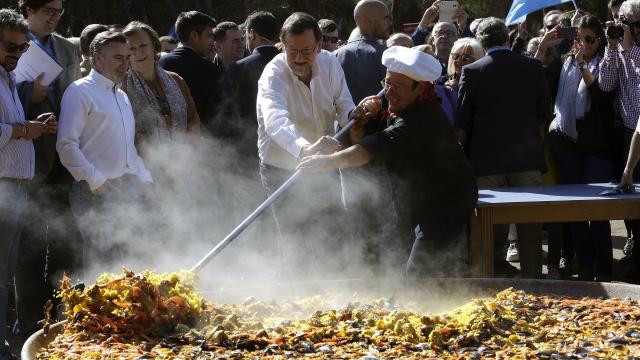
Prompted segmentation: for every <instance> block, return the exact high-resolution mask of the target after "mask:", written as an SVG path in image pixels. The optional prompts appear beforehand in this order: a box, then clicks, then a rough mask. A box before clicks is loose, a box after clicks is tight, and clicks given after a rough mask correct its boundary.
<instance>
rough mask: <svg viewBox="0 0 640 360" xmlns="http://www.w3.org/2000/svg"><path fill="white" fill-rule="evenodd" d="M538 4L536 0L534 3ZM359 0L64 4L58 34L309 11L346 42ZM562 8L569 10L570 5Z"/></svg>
mask: <svg viewBox="0 0 640 360" xmlns="http://www.w3.org/2000/svg"><path fill="white" fill-rule="evenodd" d="M383 1H385V2H386V3H387V5H389V7H390V8H391V9H392V14H393V17H394V28H395V31H400V30H401V29H402V24H404V23H414V22H418V21H419V20H420V17H421V16H422V13H423V12H424V10H425V9H426V8H427V7H429V6H430V5H431V4H432V3H433V1H434V0H383ZM532 1H535V0H532ZM356 2H357V0H242V1H239V0H235V1H233V0H224V1H222V0H180V1H176V0H66V1H65V9H66V11H65V14H64V16H63V17H62V19H61V21H60V25H59V26H58V32H59V33H61V34H63V35H66V36H78V35H79V34H80V31H82V29H83V28H84V27H85V26H86V25H88V24H92V23H102V24H123V25H124V24H126V23H128V22H129V21H131V20H140V21H143V22H146V23H148V24H150V25H152V26H153V27H154V28H155V29H156V30H157V31H158V33H159V34H161V35H164V34H167V33H168V32H169V30H170V29H171V27H172V26H173V24H174V22H175V19H176V17H177V16H178V14H179V13H180V12H181V11H187V10H199V11H203V12H206V13H208V14H210V15H212V16H213V17H214V18H215V19H216V20H218V21H224V20H229V21H234V22H236V23H242V22H243V21H244V19H245V18H246V16H247V15H248V14H249V13H251V12H252V11H255V10H268V11H271V12H272V13H273V14H274V15H275V16H276V17H277V18H278V19H279V20H280V21H281V22H282V21H284V19H285V18H286V17H287V16H289V15H290V14H291V13H292V12H294V11H305V12H308V13H310V14H311V15H313V16H315V17H317V18H318V19H320V18H329V19H332V20H334V21H336V23H338V24H339V26H340V34H341V36H342V37H343V38H346V37H347V36H348V35H349V33H350V32H351V30H352V29H353V28H354V27H355V24H354V21H353V7H354V5H355V3H356ZM459 2H460V3H461V4H462V5H463V6H464V7H465V8H466V9H467V12H468V13H469V14H470V15H471V19H474V18H476V17H486V16H490V15H492V16H497V17H505V16H506V15H507V12H508V11H509V8H510V7H511V3H512V0H459ZM17 3H18V1H17V0H0V6H2V7H12V8H16V7H17ZM577 3H578V6H579V7H580V8H581V9H583V10H586V11H588V12H590V13H592V14H595V15H597V16H598V17H600V18H601V19H605V18H607V15H608V14H607V7H606V1H604V0H577ZM560 8H562V9H565V10H571V9H572V8H573V6H572V5H571V4H565V5H562V6H561V7H560ZM541 24H542V12H540V11H539V12H537V13H535V14H533V15H532V16H531V17H530V19H529V27H530V30H531V31H532V32H533V31H536V30H537V29H539V28H540V27H541Z"/></svg>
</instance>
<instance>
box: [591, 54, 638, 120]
mask: <svg viewBox="0 0 640 360" xmlns="http://www.w3.org/2000/svg"><path fill="white" fill-rule="evenodd" d="M599 83H600V89H602V90H603V91H607V92H610V91H613V90H615V89H616V88H619V89H620V91H618V96H617V97H616V98H617V101H616V102H617V104H616V108H617V110H618V114H619V115H620V117H621V118H622V122H623V123H624V126H625V127H627V128H629V129H635V128H636V125H637V123H638V117H640V47H638V46H637V45H634V46H633V47H632V48H631V50H630V51H629V52H625V51H622V47H618V49H617V50H611V49H609V48H607V49H605V51H604V57H603V58H602V62H601V63H600V76H599Z"/></svg>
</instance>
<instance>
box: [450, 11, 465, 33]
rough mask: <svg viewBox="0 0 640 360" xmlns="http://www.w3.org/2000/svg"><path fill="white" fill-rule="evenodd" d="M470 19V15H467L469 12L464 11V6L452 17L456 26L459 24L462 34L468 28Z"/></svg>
mask: <svg viewBox="0 0 640 360" xmlns="http://www.w3.org/2000/svg"><path fill="white" fill-rule="evenodd" d="M468 19H469V14H467V12H466V11H464V7H462V6H460V7H459V8H457V9H456V11H455V12H454V13H453V16H452V17H451V20H453V21H454V22H455V23H456V24H458V28H459V29H460V32H461V33H462V32H463V31H464V29H465V28H466V26H467V20H468Z"/></svg>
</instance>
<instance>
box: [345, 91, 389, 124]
mask: <svg viewBox="0 0 640 360" xmlns="http://www.w3.org/2000/svg"><path fill="white" fill-rule="evenodd" d="M381 108H382V99H380V97H379V96H368V97H366V98H364V99H362V101H360V104H358V106H356V108H355V109H353V111H351V114H350V116H349V118H350V119H356V120H357V123H356V124H357V125H360V126H361V125H364V124H366V123H367V122H368V121H369V119H371V118H372V117H374V116H375V115H376V114H378V113H379V112H380V109H381Z"/></svg>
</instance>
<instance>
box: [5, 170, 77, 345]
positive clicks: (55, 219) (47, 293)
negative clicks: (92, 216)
mask: <svg viewBox="0 0 640 360" xmlns="http://www.w3.org/2000/svg"><path fill="white" fill-rule="evenodd" d="M70 186H71V179H70V178H68V179H66V180H65V181H59V182H56V183H48V182H45V181H38V180H34V181H33V182H31V183H30V184H29V187H28V192H29V205H28V207H27V213H26V216H25V226H24V229H23V231H22V239H21V244H20V254H19V257H18V265H17V271H16V304H17V306H16V307H17V310H18V329H17V330H18V332H19V333H20V334H21V335H23V336H28V335H30V334H31V333H33V332H34V331H35V330H37V326H36V324H37V322H38V321H39V320H40V319H43V317H44V312H43V308H44V304H45V303H46V302H47V300H49V299H51V300H54V301H55V300H56V299H54V296H53V295H54V294H53V291H54V289H57V288H58V286H59V281H60V279H61V277H62V274H63V273H66V274H67V275H69V276H74V275H76V274H77V273H78V272H79V271H80V269H81V266H82V239H81V236H80V233H79V231H78V228H77V226H76V223H75V220H74V218H73V214H72V213H71V208H70V206H69V200H68V195H69V191H70ZM53 315H54V316H56V314H55V308H54V314H53Z"/></svg>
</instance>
